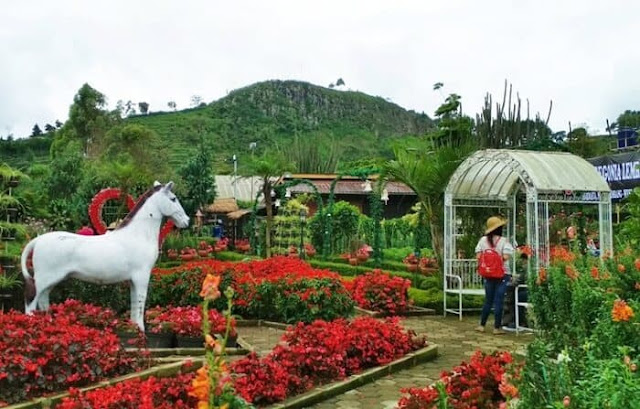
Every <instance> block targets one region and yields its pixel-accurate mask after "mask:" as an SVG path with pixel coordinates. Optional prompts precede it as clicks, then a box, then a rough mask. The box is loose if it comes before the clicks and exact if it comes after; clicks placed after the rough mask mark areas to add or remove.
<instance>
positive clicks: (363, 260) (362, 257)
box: [356, 254, 369, 263]
mask: <svg viewBox="0 0 640 409" xmlns="http://www.w3.org/2000/svg"><path fill="white" fill-rule="evenodd" d="M356 258H357V259H358V261H360V262H362V263H364V262H366V261H367V260H369V256H367V255H365V254H359V255H358V256H357V257H356Z"/></svg>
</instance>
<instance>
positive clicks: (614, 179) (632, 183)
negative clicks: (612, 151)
mask: <svg viewBox="0 0 640 409" xmlns="http://www.w3.org/2000/svg"><path fill="white" fill-rule="evenodd" d="M587 160H588V161H589V162H590V163H591V164H592V165H593V166H595V167H596V170H597V171H598V173H600V174H601V175H602V177H603V178H604V179H605V180H606V181H607V183H608V184H609V188H611V200H612V201H614V202H615V201H619V200H622V199H624V198H626V197H627V196H629V195H630V194H631V191H632V190H633V188H634V187H636V186H640V168H639V166H640V151H634V152H626V153H620V154H617V155H611V156H599V157H597V158H591V159H587Z"/></svg>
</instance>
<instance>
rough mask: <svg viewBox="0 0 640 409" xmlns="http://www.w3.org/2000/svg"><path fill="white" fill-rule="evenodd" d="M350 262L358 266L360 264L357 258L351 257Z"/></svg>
mask: <svg viewBox="0 0 640 409" xmlns="http://www.w3.org/2000/svg"><path fill="white" fill-rule="evenodd" d="M349 264H351V265H352V266H357V265H358V259H357V258H350V259H349Z"/></svg>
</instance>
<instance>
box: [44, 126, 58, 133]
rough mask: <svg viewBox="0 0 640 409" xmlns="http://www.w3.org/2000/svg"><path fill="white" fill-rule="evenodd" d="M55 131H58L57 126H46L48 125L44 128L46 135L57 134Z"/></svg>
mask: <svg viewBox="0 0 640 409" xmlns="http://www.w3.org/2000/svg"><path fill="white" fill-rule="evenodd" d="M55 130H56V127H55V126H53V125H51V124H46V125H45V126H44V131H45V132H46V133H51V132H55Z"/></svg>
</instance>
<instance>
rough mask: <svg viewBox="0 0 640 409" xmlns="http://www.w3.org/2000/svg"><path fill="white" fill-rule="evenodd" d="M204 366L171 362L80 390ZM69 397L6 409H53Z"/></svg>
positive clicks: (196, 362)
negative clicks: (53, 406) (52, 408)
mask: <svg viewBox="0 0 640 409" xmlns="http://www.w3.org/2000/svg"><path fill="white" fill-rule="evenodd" d="M189 362H190V363H189ZM202 364H203V360H201V359H191V358H190V359H183V360H181V361H179V362H171V363H165V364H161V365H156V366H153V367H151V368H149V369H145V370H143V371H140V372H134V373H131V374H128V375H122V376H118V377H117V378H111V379H107V380H104V381H101V382H98V383H95V384H93V385H90V386H85V387H83V388H78V389H80V391H82V392H87V391H91V390H93V389H99V388H104V387H107V386H112V385H115V384H117V383H121V382H124V381H128V380H132V379H141V380H144V379H147V378H149V377H151V376H156V377H158V378H166V377H168V376H173V375H177V374H179V373H189V372H193V371H195V370H197V369H198V368H200V367H201V366H202ZM67 396H69V392H63V393H58V394H56V395H52V396H48V397H44V398H36V399H33V400H30V401H28V402H22V403H16V404H15V405H10V406H6V407H5V408H4V409H49V408H51V406H52V405H54V404H58V403H60V401H62V398H65V397H67Z"/></svg>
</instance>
